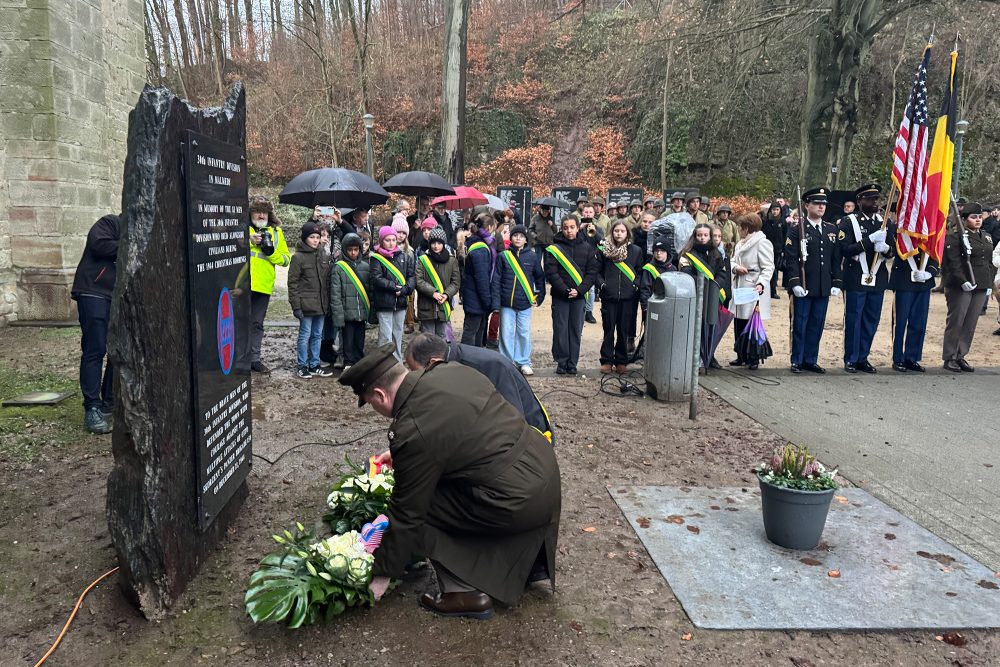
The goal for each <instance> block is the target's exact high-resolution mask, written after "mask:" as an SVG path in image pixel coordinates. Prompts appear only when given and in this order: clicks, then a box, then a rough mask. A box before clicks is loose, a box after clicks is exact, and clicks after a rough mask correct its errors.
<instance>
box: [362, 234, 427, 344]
mask: <svg viewBox="0 0 1000 667" xmlns="http://www.w3.org/2000/svg"><path fill="white" fill-rule="evenodd" d="M369 266H370V267H371V282H372V308H374V309H375V314H376V316H377V317H378V344H379V346H380V347H381V346H382V345H385V344H386V343H388V342H389V341H392V342H393V344H394V345H395V346H396V358H397V359H399V360H400V361H402V360H403V324H404V321H405V319H406V297H408V296H409V295H410V294H412V293H413V291H414V290H415V289H416V279H415V275H414V274H415V271H414V262H413V256H412V255H408V254H407V253H405V252H403V251H402V250H401V249H400V247H399V245H398V244H397V237H396V230H395V229H393V228H392V227H389V226H385V227H381V228H379V230H378V247H377V248H375V249H374V250H373V251H372V254H371V259H370V260H369Z"/></svg>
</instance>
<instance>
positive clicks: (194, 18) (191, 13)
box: [187, 0, 207, 65]
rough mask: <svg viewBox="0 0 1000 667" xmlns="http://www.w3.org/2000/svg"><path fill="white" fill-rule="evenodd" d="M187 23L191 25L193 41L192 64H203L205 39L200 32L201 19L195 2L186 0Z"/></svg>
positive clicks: (205, 48)
mask: <svg viewBox="0 0 1000 667" xmlns="http://www.w3.org/2000/svg"><path fill="white" fill-rule="evenodd" d="M187 8H188V21H189V22H190V23H191V36H192V38H193V40H194V45H193V46H194V64H196V65H199V64H202V63H204V62H205V51H207V47H206V46H205V37H204V34H203V32H202V29H201V27H202V25H203V23H202V21H203V17H202V15H201V12H200V11H199V8H198V5H197V3H196V2H195V0H187Z"/></svg>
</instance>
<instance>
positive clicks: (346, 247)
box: [330, 234, 371, 371]
mask: <svg viewBox="0 0 1000 667" xmlns="http://www.w3.org/2000/svg"><path fill="white" fill-rule="evenodd" d="M341 248H342V251H343V258H342V259H341V260H340V261H338V262H336V263H335V264H334V265H333V269H332V270H331V273H330V309H331V311H332V315H333V326H335V327H337V328H339V329H340V330H341V346H342V348H343V354H344V370H345V371H346V370H347V369H348V368H350V367H351V366H353V365H354V364H356V363H358V362H359V361H361V357H363V356H365V325H366V323H367V322H368V313H369V312H370V311H371V271H370V269H369V267H368V262H366V261H365V260H364V259H362V257H361V237H360V236H358V235H357V234H348V235H346V236H345V237H344V238H343V240H342V241H341Z"/></svg>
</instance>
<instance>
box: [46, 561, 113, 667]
mask: <svg viewBox="0 0 1000 667" xmlns="http://www.w3.org/2000/svg"><path fill="white" fill-rule="evenodd" d="M117 571H118V568H117V567H116V568H114V569H113V570H108V571H107V572H105V573H104V574H102V575H101V576H99V577H98V578H97V579H95V580H94V581H93V583H91V584H90V585H89V586H87V588H86V589H84V591H83V592H82V593H80V597H79V598H78V599H77V601H76V605H75V606H74V607H73V613H71V614H70V615H69V619H67V621H66V625H64V626H63V629H62V632H60V633H59V636H58V637H56V641H55V643H54V644H52V648H50V649H49V650H48V651H47V652H46V653H45V655H43V656H42V659H41V660H39V661H38V662H36V663H35V667H39V666H40V665H41V664H42V663H43V662H45V661H46V660H48V659H49V656H51V655H52V654H53V653H55V650H56V647H57V646H59V642H61V641H62V639H63V637H65V636H66V631H67V630H69V624H70V623H72V622H73V618H74V617H75V616H76V612H78V611H79V610H80V605H81V604H82V603H83V598H85V597H86V596H87V593H89V592H90V589H91V588H93V587H94V586H96V585H97V584H99V583H101V581H102V580H104V579H105V578H106V577H110V576H111V575H112V574H114V573H115V572H117Z"/></svg>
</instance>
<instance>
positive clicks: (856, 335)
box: [837, 183, 896, 373]
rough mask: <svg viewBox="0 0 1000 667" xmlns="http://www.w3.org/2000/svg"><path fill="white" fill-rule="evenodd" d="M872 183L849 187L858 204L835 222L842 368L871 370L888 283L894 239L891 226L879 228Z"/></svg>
mask: <svg viewBox="0 0 1000 667" xmlns="http://www.w3.org/2000/svg"><path fill="white" fill-rule="evenodd" d="M881 192H882V188H881V186H879V185H878V184H876V183H870V184H868V185H862V186H861V187H860V188H858V189H857V190H855V191H854V195H855V199H856V200H857V202H858V206H859V208H860V210H859V211H855V212H853V213H851V214H850V215H845V216H844V217H843V218H841V219H840V224H838V225H837V230H838V231H837V244H838V245H839V246H840V254H841V256H842V257H843V258H844V292H846V298H845V301H846V304H845V306H844V370H845V371H847V372H848V373H857V372H858V371H861V372H862V373H875V372H876V371H875V367H874V366H872V365H871V364H870V363H869V362H868V355H869V354H870V353H871V349H872V340H873V339H874V338H875V331H876V330H877V329H878V323H879V320H880V319H882V300H883V298H884V296H885V290H886V288H888V287H889V268H888V264H889V260H890V259H891V258H892V255H893V246H894V245H895V243H896V240H895V236H896V235H895V233H894V231H891V230H890V231H887V230H885V229H883V228H882V216H881V215H879V213H878V198H879V193H881Z"/></svg>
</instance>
